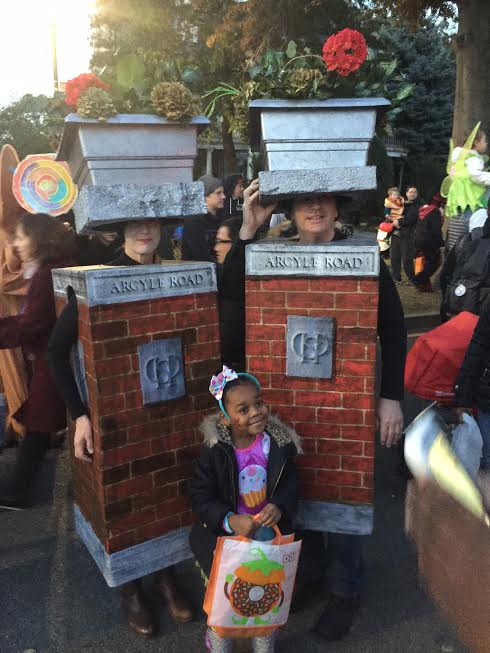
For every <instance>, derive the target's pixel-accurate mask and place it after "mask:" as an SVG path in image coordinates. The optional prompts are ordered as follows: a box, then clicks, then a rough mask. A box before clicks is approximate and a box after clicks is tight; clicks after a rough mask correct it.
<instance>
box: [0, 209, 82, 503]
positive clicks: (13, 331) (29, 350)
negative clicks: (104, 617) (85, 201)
mask: <svg viewBox="0 0 490 653" xmlns="http://www.w3.org/2000/svg"><path fill="white" fill-rule="evenodd" d="M14 247H15V249H16V251H17V254H18V256H19V258H20V260H21V261H22V266H23V274H24V277H25V278H26V279H28V280H29V289H28V291H27V296H26V300H25V303H24V305H23V307H22V310H21V312H20V313H19V314H18V315H10V316H7V317H2V318H0V348H1V349H10V348H14V347H22V351H23V354H24V358H25V360H26V363H27V366H28V372H29V373H28V379H29V380H28V391H27V400H26V401H25V402H24V403H23V404H22V406H21V407H20V408H19V409H18V410H17V412H16V413H15V415H14V417H15V419H17V420H18V421H19V422H20V423H21V424H23V426H24V427H25V430H26V433H25V437H24V439H23V441H22V444H21V446H20V448H19V451H18V454H17V459H16V463H15V468H14V473H13V478H12V481H11V485H10V488H9V490H8V491H7V496H4V497H2V500H1V502H0V505H1V507H3V508H7V509H21V508H23V507H27V506H28V505H29V502H30V496H29V494H30V489H31V486H32V482H33V480H34V478H35V476H36V474H37V472H38V471H39V467H40V464H41V461H42V459H43V456H44V453H45V451H46V450H47V449H48V447H49V443H50V435H51V433H55V432H56V431H59V430H60V429H63V428H64V427H65V426H66V413H65V409H64V406H63V401H62V399H61V397H60V396H59V394H58V392H57V390H56V388H55V386H54V384H53V380H52V377H51V373H50V370H49V366H48V361H47V356H46V350H47V346H48V340H49V336H50V335H51V331H52V329H53V327H54V325H55V322H56V311H55V304H54V291H53V283H52V280H51V270H53V269H54V268H60V267H64V266H66V265H69V264H70V262H71V260H72V257H73V256H74V254H75V240H74V238H73V236H72V235H71V234H70V232H69V231H68V229H67V228H66V227H65V226H64V225H63V224H62V223H61V222H60V221H59V220H58V219H56V218H53V217H51V216H49V215H44V214H35V215H32V214H30V213H25V214H23V215H22V216H21V217H20V219H19V222H18V224H17V228H16V232H15V240H14Z"/></svg>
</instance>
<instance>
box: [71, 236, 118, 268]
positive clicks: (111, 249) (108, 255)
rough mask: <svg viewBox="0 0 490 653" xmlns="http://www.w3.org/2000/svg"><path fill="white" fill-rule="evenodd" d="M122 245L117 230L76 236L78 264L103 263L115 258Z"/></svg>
mask: <svg viewBox="0 0 490 653" xmlns="http://www.w3.org/2000/svg"><path fill="white" fill-rule="evenodd" d="M121 247H122V238H121V235H120V234H119V233H118V232H117V231H102V230H101V231H97V233H95V234H93V235H91V236H77V262H78V264H79V265H105V264H106V263H109V261H112V260H114V259H115V258H116V256H117V255H118V254H119V251H120V250H121Z"/></svg>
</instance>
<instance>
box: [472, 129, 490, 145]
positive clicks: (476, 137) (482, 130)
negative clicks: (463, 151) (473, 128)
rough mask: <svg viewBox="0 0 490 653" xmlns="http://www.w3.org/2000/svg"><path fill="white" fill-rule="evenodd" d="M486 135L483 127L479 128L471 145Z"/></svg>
mask: <svg viewBox="0 0 490 653" xmlns="http://www.w3.org/2000/svg"><path fill="white" fill-rule="evenodd" d="M486 135H487V132H486V131H485V130H484V129H479V130H478V131H477V132H476V136H475V140H474V141H473V144H472V147H473V145H474V144H475V143H478V141H481V139H482V138H483V137H484V136H486Z"/></svg>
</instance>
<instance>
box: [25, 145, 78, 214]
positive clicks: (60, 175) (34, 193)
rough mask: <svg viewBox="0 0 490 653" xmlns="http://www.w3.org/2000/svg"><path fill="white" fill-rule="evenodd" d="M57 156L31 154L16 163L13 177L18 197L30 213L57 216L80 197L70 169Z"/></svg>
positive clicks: (66, 210) (68, 208)
mask: <svg viewBox="0 0 490 653" xmlns="http://www.w3.org/2000/svg"><path fill="white" fill-rule="evenodd" d="M54 156H55V155H50V154H32V155H30V156H27V157H26V158H25V159H24V160H23V161H21V162H20V163H19V165H18V166H17V168H16V170H15V173H14V177H13V180H12V190H13V193H14V195H15V198H16V200H17V201H18V202H19V204H20V205H21V206H22V207H23V208H24V209H25V210H26V211H28V212H29V213H47V214H48V215H52V216H54V217H56V216H58V215H63V214H64V213H67V212H68V211H69V210H70V209H71V207H72V206H73V204H74V203H75V200H76V199H77V194H78V189H77V186H76V184H74V183H73V180H72V178H71V174H70V168H69V167H68V164H67V163H66V162H64V161H55V160H54Z"/></svg>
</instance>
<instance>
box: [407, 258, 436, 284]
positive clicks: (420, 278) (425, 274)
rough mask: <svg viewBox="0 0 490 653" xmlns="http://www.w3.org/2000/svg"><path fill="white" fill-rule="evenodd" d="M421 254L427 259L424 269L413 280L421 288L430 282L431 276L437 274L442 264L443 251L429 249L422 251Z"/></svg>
mask: <svg viewBox="0 0 490 653" xmlns="http://www.w3.org/2000/svg"><path fill="white" fill-rule="evenodd" d="M419 254H420V255H421V256H424V257H425V262H424V269H423V270H422V272H419V273H418V274H416V275H415V277H414V278H413V282H414V284H415V285H417V286H420V285H421V284H423V283H426V282H427V281H429V280H430V278H431V276H432V275H433V274H435V273H436V271H437V268H438V267H439V266H440V264H441V251H440V250H439V249H429V250H425V251H422V250H421V251H420V252H419Z"/></svg>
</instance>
